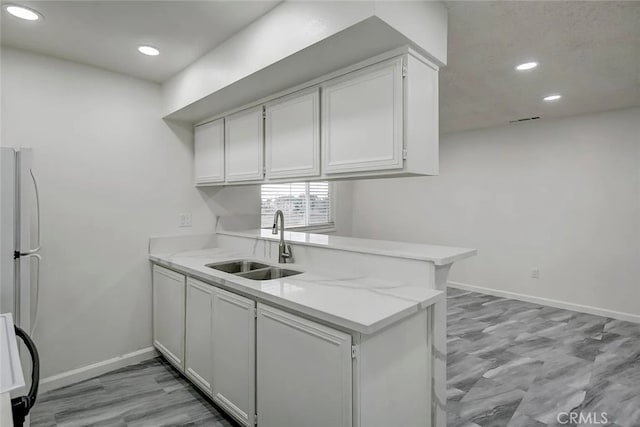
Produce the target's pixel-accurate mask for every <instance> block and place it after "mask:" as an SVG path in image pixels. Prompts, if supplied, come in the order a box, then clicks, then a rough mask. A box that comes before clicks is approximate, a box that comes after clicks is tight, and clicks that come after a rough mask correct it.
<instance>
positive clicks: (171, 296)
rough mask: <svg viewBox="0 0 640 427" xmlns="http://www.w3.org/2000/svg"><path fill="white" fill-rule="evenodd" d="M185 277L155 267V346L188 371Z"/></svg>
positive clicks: (181, 368)
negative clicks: (185, 326)
mask: <svg viewBox="0 0 640 427" xmlns="http://www.w3.org/2000/svg"><path fill="white" fill-rule="evenodd" d="M184 306H185V276H183V275H182V274H178V273H176V272H174V271H171V270H168V269H166V268H163V267H160V266H158V265H154V266H153V345H154V346H155V347H156V348H157V349H158V350H159V351H160V352H161V353H162V354H163V355H164V356H165V357H166V358H167V360H169V362H171V363H173V364H174V365H175V366H176V367H177V368H179V369H180V370H184V312H185V307H184Z"/></svg>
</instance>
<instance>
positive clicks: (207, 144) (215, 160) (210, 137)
mask: <svg viewBox="0 0 640 427" xmlns="http://www.w3.org/2000/svg"><path fill="white" fill-rule="evenodd" d="M194 140H195V142H194V174H195V182H196V185H197V184H209V183H214V182H224V120H223V119H220V120H215V121H213V122H210V123H206V124H204V125H200V126H198V127H196V128H195V131H194Z"/></svg>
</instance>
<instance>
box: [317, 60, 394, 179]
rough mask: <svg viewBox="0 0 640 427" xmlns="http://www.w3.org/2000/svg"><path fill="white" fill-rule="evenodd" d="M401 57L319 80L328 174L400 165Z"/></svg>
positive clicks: (324, 151) (325, 164) (324, 153)
mask: <svg viewBox="0 0 640 427" xmlns="http://www.w3.org/2000/svg"><path fill="white" fill-rule="evenodd" d="M402 60H403V57H399V58H395V59H393V60H390V61H386V62H382V63H379V64H376V65H372V66H370V67H367V68H365V69H363V70H361V71H356V72H353V73H349V74H347V75H345V76H342V77H339V78H337V79H334V80H330V81H328V82H327V83H325V84H323V85H322V90H323V92H322V151H323V164H322V167H323V172H324V173H326V174H334V173H347V172H359V171H375V170H386V169H401V168H402V166H403V159H402V149H403V84H402V83H403V82H402V81H403V75H402V74H403V73H402V68H403V62H402Z"/></svg>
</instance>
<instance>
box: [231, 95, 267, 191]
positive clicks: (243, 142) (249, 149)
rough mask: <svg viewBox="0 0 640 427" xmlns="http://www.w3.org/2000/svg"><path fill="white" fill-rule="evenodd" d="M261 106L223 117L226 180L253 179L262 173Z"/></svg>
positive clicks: (262, 138) (262, 174)
mask: <svg viewBox="0 0 640 427" xmlns="http://www.w3.org/2000/svg"><path fill="white" fill-rule="evenodd" d="M263 145H264V126H263V119H262V107H257V108H251V109H249V110H245V111H241V112H239V113H236V114H233V115H231V116H229V117H227V118H225V156H226V157H225V158H226V163H225V164H226V177H227V181H228V182H235V181H257V180H262V178H263V177H264V171H263V168H264V156H263Z"/></svg>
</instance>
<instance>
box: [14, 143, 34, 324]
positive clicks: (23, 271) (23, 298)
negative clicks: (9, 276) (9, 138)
mask: <svg viewBox="0 0 640 427" xmlns="http://www.w3.org/2000/svg"><path fill="white" fill-rule="evenodd" d="M16 157H17V162H16V164H17V167H16V170H17V176H18V186H17V189H18V190H17V191H18V193H17V194H18V197H17V203H18V209H19V215H18V221H17V228H18V237H17V243H18V251H19V252H20V254H21V256H20V258H19V259H18V266H17V270H18V281H17V283H16V287H17V289H18V292H17V294H18V295H17V298H16V302H15V304H16V313H15V318H16V324H17V325H18V326H19V327H21V328H22V329H24V330H25V331H26V332H27V333H30V332H31V266H32V263H33V262H34V260H33V258H32V257H30V256H25V255H27V254H31V253H35V252H37V250H38V249H39V248H37V249H35V251H34V250H33V249H34V246H35V244H34V243H33V242H32V240H33V238H32V233H31V230H32V223H34V222H35V221H34V216H33V213H34V212H33V204H34V200H35V195H34V187H33V181H32V180H31V166H32V159H33V154H32V151H31V149H28V148H21V149H20V150H18V152H17V156H16Z"/></svg>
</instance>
